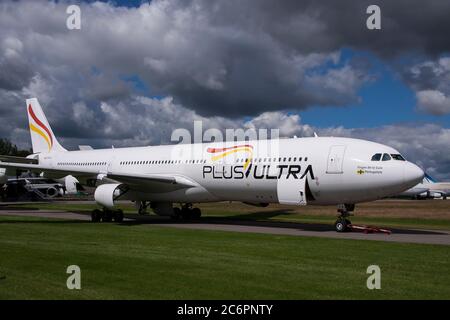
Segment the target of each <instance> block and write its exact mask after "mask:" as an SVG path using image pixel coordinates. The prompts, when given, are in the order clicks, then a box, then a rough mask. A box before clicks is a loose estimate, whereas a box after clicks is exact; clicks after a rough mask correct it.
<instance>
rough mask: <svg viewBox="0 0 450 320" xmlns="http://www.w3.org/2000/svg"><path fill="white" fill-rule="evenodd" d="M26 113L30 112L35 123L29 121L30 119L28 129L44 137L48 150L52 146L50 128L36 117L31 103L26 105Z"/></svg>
mask: <svg viewBox="0 0 450 320" xmlns="http://www.w3.org/2000/svg"><path fill="white" fill-rule="evenodd" d="M28 113H29V114H30V117H31V118H32V119H33V120H34V122H35V123H36V125H34V124H33V123H31V121H30V130H31V131H33V132H36V133H37V134H38V135H40V136H41V137H42V138H44V140H45V142H47V145H48V150H49V151H50V149H51V148H52V146H53V137H52V134H51V133H50V130H49V129H48V128H47V127H46V126H45V124H43V123H42V121H41V120H39V119H38V117H36V114H35V113H34V111H33V108H32V107H31V104H30V105H28Z"/></svg>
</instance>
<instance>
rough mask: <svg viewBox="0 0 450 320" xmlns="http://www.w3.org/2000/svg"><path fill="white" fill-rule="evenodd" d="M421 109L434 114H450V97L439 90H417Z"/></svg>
mask: <svg viewBox="0 0 450 320" xmlns="http://www.w3.org/2000/svg"><path fill="white" fill-rule="evenodd" d="M416 97H417V103H418V107H419V109H420V110H422V111H425V112H428V113H431V114H434V115H444V114H450V97H448V96H446V95H445V94H444V93H442V92H440V91H439V90H421V91H418V92H416Z"/></svg>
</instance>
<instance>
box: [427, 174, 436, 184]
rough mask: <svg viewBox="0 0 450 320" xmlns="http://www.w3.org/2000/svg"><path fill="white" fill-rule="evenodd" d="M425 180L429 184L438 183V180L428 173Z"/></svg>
mask: <svg viewBox="0 0 450 320" xmlns="http://www.w3.org/2000/svg"><path fill="white" fill-rule="evenodd" d="M425 180H426V181H427V182H428V183H436V180H434V179H433V178H432V177H431V176H430V175H428V173H426V172H425Z"/></svg>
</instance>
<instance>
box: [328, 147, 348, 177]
mask: <svg viewBox="0 0 450 320" xmlns="http://www.w3.org/2000/svg"><path fill="white" fill-rule="evenodd" d="M344 153H345V146H331V147H330V152H329V153H328V162H327V173H334V174H341V173H344V171H343V166H344Z"/></svg>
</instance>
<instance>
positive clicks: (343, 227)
mask: <svg viewBox="0 0 450 320" xmlns="http://www.w3.org/2000/svg"><path fill="white" fill-rule="evenodd" d="M347 221H348V220H347V219H338V220H337V221H336V223H335V224H334V228H335V229H336V231H337V232H345V231H347Z"/></svg>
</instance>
